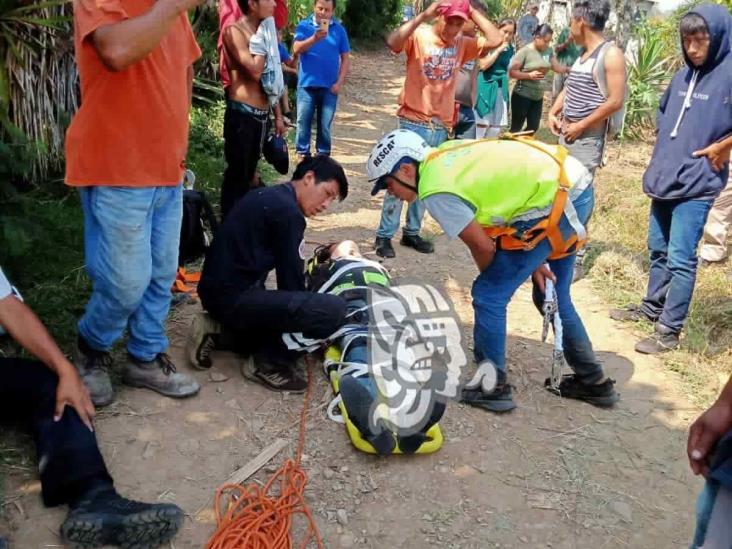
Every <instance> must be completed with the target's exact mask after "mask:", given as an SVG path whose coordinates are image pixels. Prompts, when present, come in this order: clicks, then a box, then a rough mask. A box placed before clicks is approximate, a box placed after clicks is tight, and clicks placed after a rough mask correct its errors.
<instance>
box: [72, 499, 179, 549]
mask: <svg viewBox="0 0 732 549" xmlns="http://www.w3.org/2000/svg"><path fill="white" fill-rule="evenodd" d="M182 524H183V511H182V510H181V509H180V508H179V507H178V506H177V505H173V504H172V503H141V502H139V501H132V500H129V499H125V498H123V497H122V496H120V495H119V494H118V493H117V492H116V491H115V490H114V488H112V487H111V486H105V487H101V488H96V489H94V490H92V491H90V492H89V493H87V494H86V495H85V496H83V497H82V498H81V499H80V500H79V501H77V502H76V503H75V504H73V505H71V506H70V509H69V514H68V516H67V517H66V520H65V521H64V522H63V524H62V525H61V539H62V540H63V542H64V543H66V544H68V545H69V546H70V547H74V548H75V549H87V548H92V547H101V546H102V545H116V546H119V547H123V548H124V549H153V548H154V547H159V546H160V545H162V544H164V543H167V542H168V541H170V540H171V539H173V537H174V536H175V534H176V533H177V532H178V529H179V528H180V527H181V525H182Z"/></svg>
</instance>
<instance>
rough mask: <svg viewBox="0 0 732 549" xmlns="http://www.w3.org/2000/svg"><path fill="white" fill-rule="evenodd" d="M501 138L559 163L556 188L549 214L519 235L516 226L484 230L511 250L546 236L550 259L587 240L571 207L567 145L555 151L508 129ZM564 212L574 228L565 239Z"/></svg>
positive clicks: (530, 246)
mask: <svg viewBox="0 0 732 549" xmlns="http://www.w3.org/2000/svg"><path fill="white" fill-rule="evenodd" d="M501 139H510V140H512V141H518V142H520V143H524V144H526V145H528V146H530V147H534V148H535V149H537V150H540V151H542V152H543V153H546V154H548V155H549V156H551V157H552V158H553V159H554V160H555V161H556V163H557V164H558V165H559V188H558V189H557V194H556V195H555V197H554V202H553V203H552V206H551V210H550V211H549V215H548V216H547V217H545V218H544V219H542V220H541V221H539V222H538V223H537V224H536V225H534V226H533V227H531V228H530V229H528V230H527V231H525V232H524V233H523V235H522V236H521V237H520V238H519V237H516V236H515V234H516V229H515V228H513V227H484V230H485V232H486V233H487V234H488V236H490V237H491V238H493V239H495V240H496V241H497V244H499V245H500V247H501V249H503V250H511V251H516V250H524V251H528V250H533V249H534V248H535V247H536V246H537V244H539V243H540V242H541V241H542V240H544V239H545V238H546V239H548V240H549V243H550V244H551V248H552V253H551V255H550V256H549V259H561V258H563V257H567V256H568V255H570V254H573V253H575V252H576V251H578V250H579V249H581V248H582V247H583V246H584V245H585V244H586V243H587V232H586V230H585V228H584V226H583V225H582V223H581V222H580V221H579V219H577V212H576V211H575V209H574V205H573V204H572V203H571V201H569V200H568V198H569V191H570V188H571V184H570V182H569V178H568V177H567V172H566V170H565V168H564V161H565V160H566V159H567V156H568V154H569V153H568V151H567V149H565V148H564V147H562V146H561V145H558V146H557V149H556V153H552V152H551V151H549V150H547V148H546V145H544V144H543V143H540V142H538V141H536V140H535V139H534V138H532V137H529V136H526V135H519V134H510V133H507V134H503V135H502V136H501ZM474 144H475V141H468V142H466V143H464V144H461V145H456V146H455V147H452V148H450V149H445V150H441V151H435V152H433V153H432V154H430V155H429V156H428V157H427V159H426V160H425V161H429V160H431V159H433V158H435V157H436V156H439V155H440V154H444V153H448V152H454V151H456V150H459V149H462V148H464V147H471V146H473V145H474ZM563 214H565V215H566V216H567V218H568V220H569V222H570V224H571V225H572V227H573V228H574V229H575V234H574V235H572V236H571V237H569V238H568V239H567V240H565V239H564V238H563V237H562V232H561V231H560V230H559V223H560V221H561V220H562V215H563Z"/></svg>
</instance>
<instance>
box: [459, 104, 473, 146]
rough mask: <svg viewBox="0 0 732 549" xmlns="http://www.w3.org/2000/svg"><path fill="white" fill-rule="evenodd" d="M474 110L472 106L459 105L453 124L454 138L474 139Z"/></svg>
mask: <svg viewBox="0 0 732 549" xmlns="http://www.w3.org/2000/svg"><path fill="white" fill-rule="evenodd" d="M475 129H476V127H475V111H474V110H473V108H472V107H466V106H465V105H460V114H459V115H458V122H457V124H455V139H475Z"/></svg>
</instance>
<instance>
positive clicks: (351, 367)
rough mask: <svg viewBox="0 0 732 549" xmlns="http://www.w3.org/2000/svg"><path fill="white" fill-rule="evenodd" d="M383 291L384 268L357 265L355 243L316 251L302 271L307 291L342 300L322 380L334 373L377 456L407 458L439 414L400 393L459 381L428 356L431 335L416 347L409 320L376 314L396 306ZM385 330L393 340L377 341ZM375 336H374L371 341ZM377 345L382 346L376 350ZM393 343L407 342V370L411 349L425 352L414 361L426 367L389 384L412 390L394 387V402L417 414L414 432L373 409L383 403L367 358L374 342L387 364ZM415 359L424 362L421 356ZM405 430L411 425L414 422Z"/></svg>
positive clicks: (360, 260)
mask: <svg viewBox="0 0 732 549" xmlns="http://www.w3.org/2000/svg"><path fill="white" fill-rule="evenodd" d="M390 285H391V281H390V278H389V274H388V272H387V271H386V270H385V269H384V267H382V266H381V264H379V263H376V262H374V261H370V260H368V259H365V258H364V257H363V256H362V255H361V253H360V251H359V248H358V245H357V244H356V243H355V242H352V241H343V242H341V243H338V244H329V245H326V246H321V247H320V248H318V249H316V251H315V253H314V256H313V258H312V259H311V260H310V261H309V262H308V265H307V273H306V286H307V288H308V289H309V290H311V291H314V292H319V293H330V294H334V295H339V296H341V297H342V298H343V299H345V301H346V304H347V312H346V318H347V325H346V327H345V328H344V329H342V330H340V331H339V333H337V334H335V336H334V338H332V339H331V344H332V345H333V346H335V347H336V348H337V349H338V350H339V351H340V352H339V355H340V360H338V361H333V360H327V359H326V362H325V367H326V372H327V373H328V375H329V377H330V371H331V370H332V369H334V368H335V369H337V371H338V373H339V377H340V382H339V393H340V399H342V402H343V404H344V405H345V408H346V412H347V414H348V418H349V419H350V421H351V422H352V423H353V424H354V425H355V426H356V427H357V428H358V430H359V432H360V433H361V435H362V436H363V438H364V439H365V440H366V441H368V442H369V443H370V444H371V445H372V446H373V447H374V449H375V450H376V452H377V453H379V454H381V455H385V454H390V453H392V452H393V451H394V450H395V448H396V447H397V445H398V447H399V450H400V451H401V452H402V453H406V454H409V453H415V452H416V451H417V450H419V448H420V446H421V445H422V444H423V443H424V442H425V441H427V440H428V439H429V436H428V434H427V433H428V431H429V430H430V428H431V427H432V426H434V425H435V424H436V423H437V422H438V421H439V420H440V418H441V417H442V415H443V414H444V411H445V404H444V402H440V401H435V400H434V399H432V400H433V401H432V402H430V403H429V405H427V404H426V403H425V402H419V398H415V399H414V401H410V402H407V403H405V401H409V397H408V396H406V395H409V394H411V395H416V394H417V393H419V392H421V391H430V392H431V391H435V390H437V391H440V390H444V388H445V387H447V386H454V387H456V386H457V377H458V375H459V372H454V371H451V370H450V369H449V368H448V367H447V366H446V363H445V362H444V361H440V360H434V359H435V358H436V357H438V356H439V354H438V353H436V352H435V350H436V349H440V348H442V349H444V346H445V345H444V344H443V345H442V346H440V344H439V343H434V342H435V341H436V340H435V339H434V338H435V337H436V336H435V334H434V333H433V334H428V335H426V337H427V338H432V341H431V342H430V343H427V344H426V345H424V343H423V342H424V341H425V339H424V337H425V333H424V331H421V330H420V328H419V326H417V325H415V324H418V323H414V322H411V325H409V326H407V325H406V324H407V323H406V322H404V320H405V317H404V316H400V315H399V313H397V314H396V315H394V316H391V315H392V313H390V312H387V313H386V314H382V313H383V312H384V311H386V310H387V309H390V308H391V309H392V310H393V309H394V308H393V306H392V305H396V308H397V309H398V308H399V304H398V303H397V300H396V299H395V298H394V297H393V295H392V294H393V292H390V291H389V290H387V288H389V286H390ZM379 317H380V318H381V319H383V322H382V320H379ZM400 318H401V320H400ZM375 323H376V324H378V326H376V325H375ZM387 324H388V326H387V331H389V332H392V335H394V336H395V338H394V339H392V338H391V337H390V336H388V335H387V336H384V335H383V334H384V330H383V329H382V328H384V326H385V325H387ZM377 332H378V333H380V334H381V335H377ZM413 332H422V333H418V334H414V333H413ZM397 333H398V334H399V335H404V334H407V333H411V334H412V336H407V337H406V338H405V337H400V336H399V335H397ZM379 338H381V339H382V341H381V343H379V342H377V341H376V340H378V339H379ZM385 339H388V340H389V341H388V343H386V345H385V346H384V341H385ZM397 340H406V341H407V345H410V344H411V349H410V350H409V352H410V354H409V355H408V356H409V358H408V359H407V360H408V361H412V362H414V363H415V364H416V363H418V362H420V352H419V350H417V348H418V347H420V345H422V346H423V347H425V351H426V353H427V354H426V358H427V359H428V360H422V361H421V363H422V364H429V367H427V368H424V369H422V368H419V367H412V368H408V370H409V371H402V372H401V373H399V374H397V375H396V377H395V378H394V379H392V381H394V380H396V381H397V382H398V383H401V384H402V385H403V386H410V385H411V387H412V388H413V387H418V389H416V390H414V389H413V390H412V391H411V392H410V390H409V388H404V387H402V388H400V389H404V390H403V391H401V392H402V393H404V394H402V395H398V397H397V398H398V399H399V400H400V403H401V404H402V406H401V407H402V408H403V409H406V408H410V409H412V410H415V409H420V413H422V414H423V416H424V417H423V418H420V419H421V421H420V422H419V425H418V426H417V429H412V430H409V431H404V430H401V429H395V428H394V427H395V425H394V421H390V420H389V418H388V413H384V414H383V415H380V409H379V403H380V402H382V401H383V398H384V397H383V394H384V390H383V386H381V385H380V384H379V383H380V381H377V379H375V373H376V372H375V370H374V364H369V361H370V359H372V360H373V356H375V355H374V354H373V353H372V346H373V345H377V344H381V345H382V346H384V349H383V350H385V351H386V352H387V353H388V355H387V356H388V362H389V363H391V355H392V354H393V355H396V354H397V353H399V352H400V348H399V343H398V341H397ZM422 356H425V353H424V352H423V353H422ZM392 373H393V372H391V373H390V372H386V373H384V372H383V371H380V372H379V373H378V377H381V376H382V375H386V376H387V377H388V376H390V375H391V374H392ZM387 392H389V391H388V390H387ZM393 396H394V394H393V392H392V393H391V395H390V397H389V399H390V400H391V397H393ZM423 400H424V399H423ZM338 401H339V399H338V397H337V398H336V399H335V400H334V402H333V405H332V406H331V409H330V410H329V415H331V417H333V413H334V409H335V408H336V404H337V403H338ZM407 404H409V405H408V406H407ZM382 411H383V410H382ZM400 413H401V412H400ZM412 413H414V411H412ZM403 417H404V416H403ZM411 424H412V425H417V424H416V423H414V422H411ZM395 431H396V433H395Z"/></svg>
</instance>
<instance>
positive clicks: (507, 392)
mask: <svg viewBox="0 0 732 549" xmlns="http://www.w3.org/2000/svg"><path fill="white" fill-rule="evenodd" d="M460 402H463V403H465V404H470V405H471V406H475V407H477V408H483V409H484V410H488V411H490V412H495V413H497V414H502V413H505V412H510V411H511V410H513V409H514V408H516V402H515V401H514V400H513V388H512V387H511V386H510V385H509V384H508V383H503V384H501V385H496V387H495V389H493V390H492V391H491V392H490V393H484V392H483V391H482V390H481V389H480V388H478V389H463V392H462V394H461V395H460Z"/></svg>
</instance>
